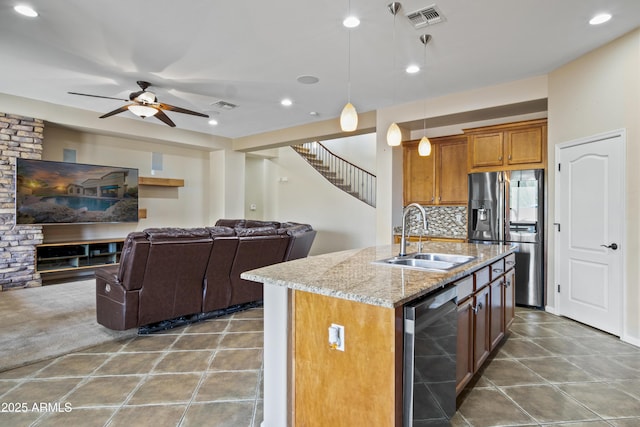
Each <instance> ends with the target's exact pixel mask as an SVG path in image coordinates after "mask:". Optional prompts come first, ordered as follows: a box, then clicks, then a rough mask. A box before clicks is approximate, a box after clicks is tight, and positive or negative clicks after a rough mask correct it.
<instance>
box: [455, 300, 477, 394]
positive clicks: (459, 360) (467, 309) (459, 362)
mask: <svg viewBox="0 0 640 427" xmlns="http://www.w3.org/2000/svg"><path fill="white" fill-rule="evenodd" d="M473 318H474V314H473V298H469V299H467V300H466V301H464V302H462V303H460V305H458V348H457V355H456V395H457V394H460V392H461V391H462V390H463V389H464V386H465V385H467V383H468V382H469V380H471V378H472V377H473V373H474V363H473Z"/></svg>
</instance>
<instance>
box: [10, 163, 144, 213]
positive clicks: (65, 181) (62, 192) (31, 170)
mask: <svg viewBox="0 0 640 427" xmlns="http://www.w3.org/2000/svg"><path fill="white" fill-rule="evenodd" d="M137 221H138V169H131V168H123V167H114V166H100V165H87V164H81V163H66V162H54V161H48V160H32V159H20V158H19V159H17V161H16V224H79V223H104V222H137Z"/></svg>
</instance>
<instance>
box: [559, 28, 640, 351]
mask: <svg viewBox="0 0 640 427" xmlns="http://www.w3.org/2000/svg"><path fill="white" fill-rule="evenodd" d="M639 118H640V29H636V30H634V31H632V32H631V33H629V34H627V35H625V36H623V37H621V38H619V39H617V40H615V41H613V42H611V43H609V44H607V45H605V46H603V47H601V48H599V49H596V50H594V51H592V52H590V53H588V54H586V55H584V56H582V57H580V58H578V59H576V60H575V61H572V62H570V63H568V64H566V65H564V66H562V67H560V68H558V69H557V70H555V71H553V72H552V73H550V74H549V135H548V141H549V152H548V154H549V164H550V165H554V164H555V146H556V145H557V144H560V143H563V142H567V141H572V140H576V139H579V138H584V137H588V136H592V135H597V134H600V133H604V132H607V131H612V130H617V129H622V128H624V129H626V136H627V141H626V149H627V152H626V174H627V175H626V212H625V213H626V224H625V226H626V248H625V258H626V259H625V275H626V279H625V301H626V303H625V309H624V311H625V317H624V326H623V327H624V330H623V334H624V335H625V336H624V337H623V338H624V339H626V340H628V341H631V342H634V343H635V344H636V345H640V311H639V310H638V307H637V306H638V302H639V301H640V270H639V268H640V224H638V218H640V180H639V179H638V175H637V168H638V164H639V163H640V121H639ZM548 178H549V181H548V182H549V199H550V200H551V201H553V200H554V197H555V188H554V185H555V176H554V173H550V174H549V177H548ZM554 217H555V209H554V206H553V204H552V203H550V210H549V218H550V219H549V221H550V222H553V221H552V219H553V218H554ZM554 244H555V236H554V233H550V241H549V245H548V249H549V257H548V260H549V265H548V267H549V268H548V272H549V276H548V289H547V295H548V301H547V302H548V304H549V305H550V306H551V308H553V306H554V305H555V299H554V297H555V285H556V283H557V282H556V277H555V274H554V273H555V272H554V267H555V264H554V256H555V250H554Z"/></svg>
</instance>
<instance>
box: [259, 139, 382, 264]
mask: <svg viewBox="0 0 640 427" xmlns="http://www.w3.org/2000/svg"><path fill="white" fill-rule="evenodd" d="M264 167H265V175H264V176H265V179H264V185H265V197H264V200H265V208H264V217H263V219H274V220H278V221H295V222H302V223H308V224H311V225H312V226H313V228H314V229H315V230H317V232H318V234H317V235H316V238H315V241H314V243H313V246H312V247H311V252H310V255H318V254H322V253H328V252H335V251H340V250H345V249H353V248H359V247H367V246H373V245H375V216H376V210H375V208H372V207H371V206H369V205H367V204H365V203H363V202H361V201H360V200H358V199H356V198H355V197H353V196H350V195H348V194H347V193H345V192H343V191H342V190H339V189H338V188H336V187H335V186H334V185H333V184H331V183H329V182H328V181H327V180H326V179H325V178H324V177H322V176H321V175H320V174H319V173H318V172H317V171H316V170H315V169H313V168H312V167H311V166H309V164H308V163H307V162H306V161H305V160H304V159H303V158H302V157H301V156H300V155H299V154H297V153H296V152H295V151H294V150H293V149H292V148H290V147H282V148H280V149H278V157H276V158H273V159H266V160H264Z"/></svg>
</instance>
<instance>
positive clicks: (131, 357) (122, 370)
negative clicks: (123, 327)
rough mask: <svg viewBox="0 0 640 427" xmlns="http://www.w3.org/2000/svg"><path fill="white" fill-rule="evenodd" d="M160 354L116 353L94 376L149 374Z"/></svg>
mask: <svg viewBox="0 0 640 427" xmlns="http://www.w3.org/2000/svg"><path fill="white" fill-rule="evenodd" d="M162 355H163V354H162V353H159V352H152V353H118V354H114V355H113V356H112V357H111V358H110V359H109V360H107V361H106V362H105V363H104V364H103V365H102V366H100V368H99V369H98V370H97V371H96V372H95V375H132V374H140V373H147V372H149V368H150V367H152V366H153V365H154V364H155V363H156V362H157V361H158V360H160V358H161V357H162Z"/></svg>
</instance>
